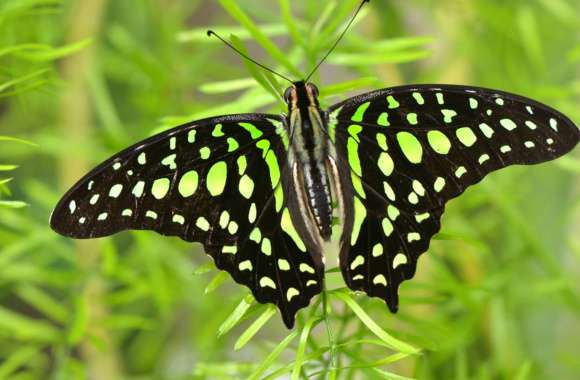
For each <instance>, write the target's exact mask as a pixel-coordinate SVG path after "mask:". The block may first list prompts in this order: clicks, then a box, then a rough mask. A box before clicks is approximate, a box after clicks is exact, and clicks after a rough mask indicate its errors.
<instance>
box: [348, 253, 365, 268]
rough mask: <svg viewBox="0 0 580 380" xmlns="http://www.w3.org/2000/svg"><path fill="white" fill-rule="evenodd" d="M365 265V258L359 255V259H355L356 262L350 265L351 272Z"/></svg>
mask: <svg viewBox="0 0 580 380" xmlns="http://www.w3.org/2000/svg"><path fill="white" fill-rule="evenodd" d="M364 263H365V258H364V256H362V255H358V256H357V257H355V258H354V260H353V261H352V263H350V269H351V270H355V269H356V268H358V267H359V266H361V265H363V264H364Z"/></svg>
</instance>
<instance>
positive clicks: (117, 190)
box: [109, 183, 123, 198]
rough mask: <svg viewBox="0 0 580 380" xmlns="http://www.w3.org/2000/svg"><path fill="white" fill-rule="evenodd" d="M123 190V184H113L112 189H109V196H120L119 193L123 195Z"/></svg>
mask: <svg viewBox="0 0 580 380" xmlns="http://www.w3.org/2000/svg"><path fill="white" fill-rule="evenodd" d="M122 191H123V185H121V184H120V183H117V184H115V185H113V186H111V190H109V197H111V198H119V195H121V192H122Z"/></svg>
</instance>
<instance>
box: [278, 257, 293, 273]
mask: <svg viewBox="0 0 580 380" xmlns="http://www.w3.org/2000/svg"><path fill="white" fill-rule="evenodd" d="M278 268H280V270H283V271H289V270H290V263H289V262H288V260H284V259H278Z"/></svg>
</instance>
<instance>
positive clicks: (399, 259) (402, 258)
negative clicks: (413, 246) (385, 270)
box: [393, 253, 407, 269]
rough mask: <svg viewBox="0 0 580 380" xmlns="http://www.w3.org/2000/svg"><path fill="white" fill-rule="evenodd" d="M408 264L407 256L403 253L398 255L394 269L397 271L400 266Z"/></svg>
mask: <svg viewBox="0 0 580 380" xmlns="http://www.w3.org/2000/svg"><path fill="white" fill-rule="evenodd" d="M403 264H407V256H405V255H404V254H402V253H397V255H396V256H395V258H394V259H393V269H397V267H398V266H399V265H403Z"/></svg>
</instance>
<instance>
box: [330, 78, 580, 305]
mask: <svg viewBox="0 0 580 380" xmlns="http://www.w3.org/2000/svg"><path fill="white" fill-rule="evenodd" d="M329 136H330V137H331V139H332V140H333V142H334V143H335V147H336V154H337V161H338V162H339V163H341V162H342V163H343V165H342V172H341V174H342V180H343V181H347V183H346V184H343V186H342V187H343V193H344V199H346V200H349V201H350V200H352V202H350V206H349V202H344V203H345V204H346V205H347V209H346V210H345V213H344V214H345V217H346V220H345V222H344V226H345V227H344V229H343V234H342V236H341V252H340V266H341V270H342V273H343V277H344V279H345V281H346V283H347V285H348V286H349V287H350V288H351V289H353V290H364V291H365V292H367V293H368V294H369V295H371V296H376V297H380V298H382V299H384V300H385V301H386V302H387V304H388V305H389V308H390V309H391V310H392V311H396V310H397V305H398V295H397V291H398V287H399V285H400V284H401V282H402V281H404V280H406V279H409V278H411V277H413V275H414V273H415V269H416V264H417V259H418V257H419V255H421V254H422V253H424V252H425V251H426V250H427V249H428V247H429V242H430V239H431V237H432V236H433V235H434V234H435V233H437V231H438V230H439V227H440V217H441V215H442V214H443V211H444V206H445V203H446V202H447V201H448V200H450V199H452V198H454V197H456V196H458V195H459V194H461V193H462V192H463V191H464V190H465V189H466V188H467V187H468V186H470V185H472V184H475V183H477V182H479V181H480V180H481V179H482V178H483V177H484V176H485V175H486V174H488V173H489V172H491V171H494V170H497V169H500V168H503V167H505V166H508V165H512V164H534V163H539V162H544V161H548V160H551V159H554V158H557V157H559V156H561V155H563V154H565V153H567V152H568V151H570V150H571V149H572V148H574V146H576V144H577V143H578V140H579V138H580V132H579V130H578V128H577V127H576V126H575V125H574V123H572V121H571V120H570V119H568V118H567V117H565V116H564V115H562V114H561V113H559V112H558V111H556V110H554V109H552V108H550V107H547V106H545V105H543V104H540V103H538V102H535V101H533V100H530V99H526V98H523V97H520V96H517V95H513V94H509V93H505V92H501V91H494V90H487V89H482V88H475V87H464V86H450V85H443V86H441V85H433V86H429V85H423V86H405V87H397V88H392V89H386V90H379V91H375V92H371V93H368V94H364V95H361V96H357V97H355V98H352V99H348V100H346V101H344V102H342V103H339V104H337V105H335V106H333V107H331V109H330V111H329Z"/></svg>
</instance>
